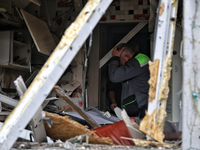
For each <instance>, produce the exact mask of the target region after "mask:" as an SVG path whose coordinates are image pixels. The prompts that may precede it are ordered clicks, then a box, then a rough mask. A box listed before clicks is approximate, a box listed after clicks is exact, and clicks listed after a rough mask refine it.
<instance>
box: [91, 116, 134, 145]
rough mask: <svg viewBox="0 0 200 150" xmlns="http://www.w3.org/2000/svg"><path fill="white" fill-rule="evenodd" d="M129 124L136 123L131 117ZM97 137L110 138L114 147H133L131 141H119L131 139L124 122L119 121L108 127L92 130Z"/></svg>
mask: <svg viewBox="0 0 200 150" xmlns="http://www.w3.org/2000/svg"><path fill="white" fill-rule="evenodd" d="M130 119H131V122H136V121H135V118H134V117H131V118H130ZM92 131H95V133H96V134H97V135H98V136H99V137H110V138H111V139H112V140H113V142H114V144H116V145H135V144H134V142H133V141H131V140H125V139H121V138H120V137H128V138H132V136H131V134H130V132H129V130H128V128H127V127H126V124H125V122H124V121H123V120H122V121H119V122H116V123H113V124H110V125H106V126H103V127H99V128H95V129H92Z"/></svg>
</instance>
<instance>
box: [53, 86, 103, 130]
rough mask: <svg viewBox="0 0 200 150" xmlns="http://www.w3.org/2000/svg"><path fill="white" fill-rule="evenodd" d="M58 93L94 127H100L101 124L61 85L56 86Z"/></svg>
mask: <svg viewBox="0 0 200 150" xmlns="http://www.w3.org/2000/svg"><path fill="white" fill-rule="evenodd" d="M54 90H55V92H56V94H58V95H59V96H60V97H61V98H62V99H63V100H64V101H65V102H66V103H68V104H69V105H70V106H71V107H72V108H73V109H74V110H75V111H76V112H77V113H78V114H79V115H81V117H83V118H84V119H85V120H86V121H87V122H88V123H89V124H90V125H91V126H92V127H93V128H96V127H100V125H99V124H98V123H97V122H96V121H95V120H94V119H92V118H91V117H90V116H89V115H88V114H87V113H86V112H85V111H84V110H83V109H82V108H81V107H79V106H78V105H77V104H76V103H74V102H73V100H72V99H71V98H70V97H69V96H68V95H67V94H65V92H64V90H63V89H61V88H60V87H59V86H54Z"/></svg>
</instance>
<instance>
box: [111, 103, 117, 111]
mask: <svg viewBox="0 0 200 150" xmlns="http://www.w3.org/2000/svg"><path fill="white" fill-rule="evenodd" d="M116 107H117V103H112V104H111V105H110V109H111V110H112V111H114V109H115V108H116Z"/></svg>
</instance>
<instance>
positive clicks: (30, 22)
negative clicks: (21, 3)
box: [21, 9, 56, 55]
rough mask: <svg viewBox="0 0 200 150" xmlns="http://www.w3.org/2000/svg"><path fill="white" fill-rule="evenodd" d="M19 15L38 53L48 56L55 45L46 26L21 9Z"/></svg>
mask: <svg viewBox="0 0 200 150" xmlns="http://www.w3.org/2000/svg"><path fill="white" fill-rule="evenodd" d="M21 13H22V15H23V18H24V20H25V22H26V25H27V27H28V29H29V31H30V33H31V36H32V38H33V41H34V43H35V45H36V47H37V49H38V51H39V52H41V53H43V54H46V55H50V54H51V52H52V51H53V50H54V49H55V47H56V44H55V41H54V39H53V37H52V35H51V33H50V31H49V28H48V26H47V24H46V23H45V22H44V21H43V20H40V19H38V18H36V17H35V16H33V15H31V14H29V13H27V12H26V11H24V10H22V9H21Z"/></svg>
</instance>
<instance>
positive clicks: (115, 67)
mask: <svg viewBox="0 0 200 150" xmlns="http://www.w3.org/2000/svg"><path fill="white" fill-rule="evenodd" d="M136 47H137V45H136V44H135V43H134V44H133V46H130V45H128V44H126V43H121V44H119V45H118V46H117V47H115V48H114V49H113V51H112V58H111V59H110V60H109V64H108V73H109V79H110V80H111V81H112V82H114V83H115V82H122V93H121V94H122V95H121V100H122V107H123V108H124V109H125V110H126V112H127V113H128V115H129V116H130V117H137V116H139V117H140V118H143V117H144V115H145V109H147V105H148V90H149V84H148V80H149V76H150V73H149V65H148V61H149V60H150V59H149V57H148V56H146V55H144V54H141V53H137V52H136V51H137V50H134V49H133V48H136Z"/></svg>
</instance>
